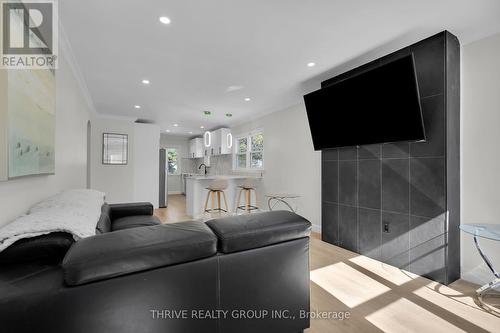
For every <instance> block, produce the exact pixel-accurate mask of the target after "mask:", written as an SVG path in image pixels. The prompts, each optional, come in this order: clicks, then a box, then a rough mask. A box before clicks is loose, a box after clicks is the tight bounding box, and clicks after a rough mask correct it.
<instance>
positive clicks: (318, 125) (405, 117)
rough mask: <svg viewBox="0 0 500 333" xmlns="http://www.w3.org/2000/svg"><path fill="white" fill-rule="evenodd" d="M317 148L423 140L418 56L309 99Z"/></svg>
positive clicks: (310, 96)
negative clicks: (416, 60) (417, 75)
mask: <svg viewBox="0 0 500 333" xmlns="http://www.w3.org/2000/svg"><path fill="white" fill-rule="evenodd" d="M304 102H305V105H306V110H307V117H308V119H309V127H310V129H311V134H312V138H313V144H314V149H315V150H321V149H328V148H335V147H346V146H357V145H366V144H375V143H388V142H398V141H423V140H425V129H424V122H423V118H422V110H421V107H420V96H419V93H418V83H417V77H416V74H415V64H414V60H413V55H409V56H405V57H402V58H399V59H397V60H395V61H392V62H390V63H387V64H384V65H381V66H379V67H376V68H374V69H372V70H369V71H367V72H364V73H362V74H359V75H356V76H353V77H350V78H347V79H345V80H343V81H340V82H337V83H334V84H333V85H331V86H328V87H325V88H322V89H320V90H317V91H314V92H312V93H310V94H307V95H305V96H304Z"/></svg>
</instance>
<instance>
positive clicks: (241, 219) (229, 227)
mask: <svg viewBox="0 0 500 333" xmlns="http://www.w3.org/2000/svg"><path fill="white" fill-rule="evenodd" d="M207 225H208V226H209V227H210V228H211V229H212V231H213V232H214V233H215V234H216V235H217V237H218V238H219V251H221V252H223V253H231V252H237V251H243V250H248V249H254V248H258V247H263V246H267V245H271V244H276V243H281V242H286V241H289V240H293V239H297V238H303V237H307V236H309V234H310V233H311V223H310V222H309V221H308V220H306V219H305V218H303V217H302V216H299V215H297V214H295V213H292V212H289V211H272V212H265V213H255V214H245V215H239V216H231V217H226V218H221V219H214V220H211V221H208V222H207Z"/></svg>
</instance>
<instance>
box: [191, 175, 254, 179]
mask: <svg viewBox="0 0 500 333" xmlns="http://www.w3.org/2000/svg"><path fill="white" fill-rule="evenodd" d="M216 178H225V179H246V178H254V179H261V178H262V177H261V176H241V175H206V176H204V175H192V176H186V179H195V180H214V179H216Z"/></svg>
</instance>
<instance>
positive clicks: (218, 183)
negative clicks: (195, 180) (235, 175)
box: [204, 178, 229, 213]
mask: <svg viewBox="0 0 500 333" xmlns="http://www.w3.org/2000/svg"><path fill="white" fill-rule="evenodd" d="M225 189H227V180H226V179H224V178H217V179H214V180H213V181H212V182H211V183H210V185H209V186H208V187H207V190H208V193H207V199H206V200H205V209H204V210H205V212H207V213H211V212H214V211H217V212H226V213H227V211H228V210H229V209H228V208H227V199H226V193H225V192H224V190H225ZM221 193H222V195H223V196H224V205H225V206H226V209H222V208H221V204H220V194H221ZM216 195H217V204H218V206H217V208H215V196H216ZM210 197H212V208H211V209H208V200H209V199H210Z"/></svg>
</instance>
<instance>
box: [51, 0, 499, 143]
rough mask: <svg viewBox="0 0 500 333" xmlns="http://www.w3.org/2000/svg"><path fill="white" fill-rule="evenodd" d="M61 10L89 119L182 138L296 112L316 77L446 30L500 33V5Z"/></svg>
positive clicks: (92, 6)
mask: <svg viewBox="0 0 500 333" xmlns="http://www.w3.org/2000/svg"><path fill="white" fill-rule="evenodd" d="M59 10H60V19H61V21H62V25H63V27H64V29H65V32H66V35H67V37H68V39H69V41H70V43H71V47H72V49H73V51H74V53H75V56H76V60H77V62H78V65H79V66H80V69H81V71H82V73H83V77H84V79H85V81H86V84H87V86H88V88H89V90H90V95H91V97H92V100H93V102H94V105H95V107H96V109H97V112H98V113H100V114H107V115H121V116H129V117H139V118H148V119H152V120H155V121H156V122H157V123H158V124H160V125H161V127H162V129H164V130H165V129H170V130H171V132H172V133H177V134H185V135H187V134H188V132H189V131H193V132H194V134H197V133H201V131H202V130H201V129H200V126H201V125H204V126H205V127H206V128H209V129H210V128H214V127H217V126H221V125H234V124H236V123H241V122H243V121H245V120H249V119H252V118H253V117H256V116H258V115H262V114H265V113H269V112H273V111H277V110H279V109H282V108H284V107H287V106H290V105H293V104H296V103H297V102H299V101H300V100H301V98H302V95H303V93H304V92H306V91H310V90H313V89H316V88H317V87H318V85H319V82H320V80H321V79H325V78H328V77H329V76H332V75H334V74H336V73H340V72H342V71H344V70H347V69H349V68H351V67H354V66H357V65H360V64H361V63H364V62H366V61H368V60H371V59H374V58H376V57H378V56H381V55H383V54H386V53H388V52H390V51H393V50H396V49H398V48H401V47H404V46H406V45H408V44H411V43H413V42H416V41H418V40H420V39H422V38H424V37H427V36H430V35H432V34H434V33H437V32H439V31H442V30H445V29H446V30H449V31H451V32H452V33H454V34H455V35H457V36H458V37H459V39H460V40H461V42H462V44H464V43H468V42H470V41H473V40H476V39H479V38H481V37H485V36H488V35H490V34H493V33H495V32H498V31H500V1H498V0H474V1H471V0H412V1H409V0H357V1H347V0H345V1H340V0H315V1H313V0H310V1H307V0H253V1H249V0H246V1H243V0H212V1H207V0H176V1H173V0H147V1H146V0H134V1H111V0H85V1H82V0H64V1H60V3H59ZM160 16H168V17H169V18H170V19H171V21H172V23H171V24H170V25H163V24H162V23H160V22H159V20H158V18H159V17H160ZM311 61H312V62H315V63H316V66H315V67H311V68H310V67H307V66H306V64H307V63H308V62H311ZM144 78H147V79H149V80H150V81H151V84H150V85H149V86H145V85H143V84H142V83H141V80H142V79H144ZM230 87H232V88H230ZM245 97H250V98H251V99H252V100H251V101H250V102H246V101H244V98H245ZM136 104H138V105H141V107H142V108H141V109H140V110H137V109H135V108H134V105H136ZM203 110H210V111H212V116H210V117H206V116H203V115H202V111H203ZM226 113H232V114H233V117H232V118H230V119H229V118H226V117H225V116H224V115H225V114H226ZM174 123H178V124H179V125H180V126H179V127H173V124H174Z"/></svg>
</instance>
